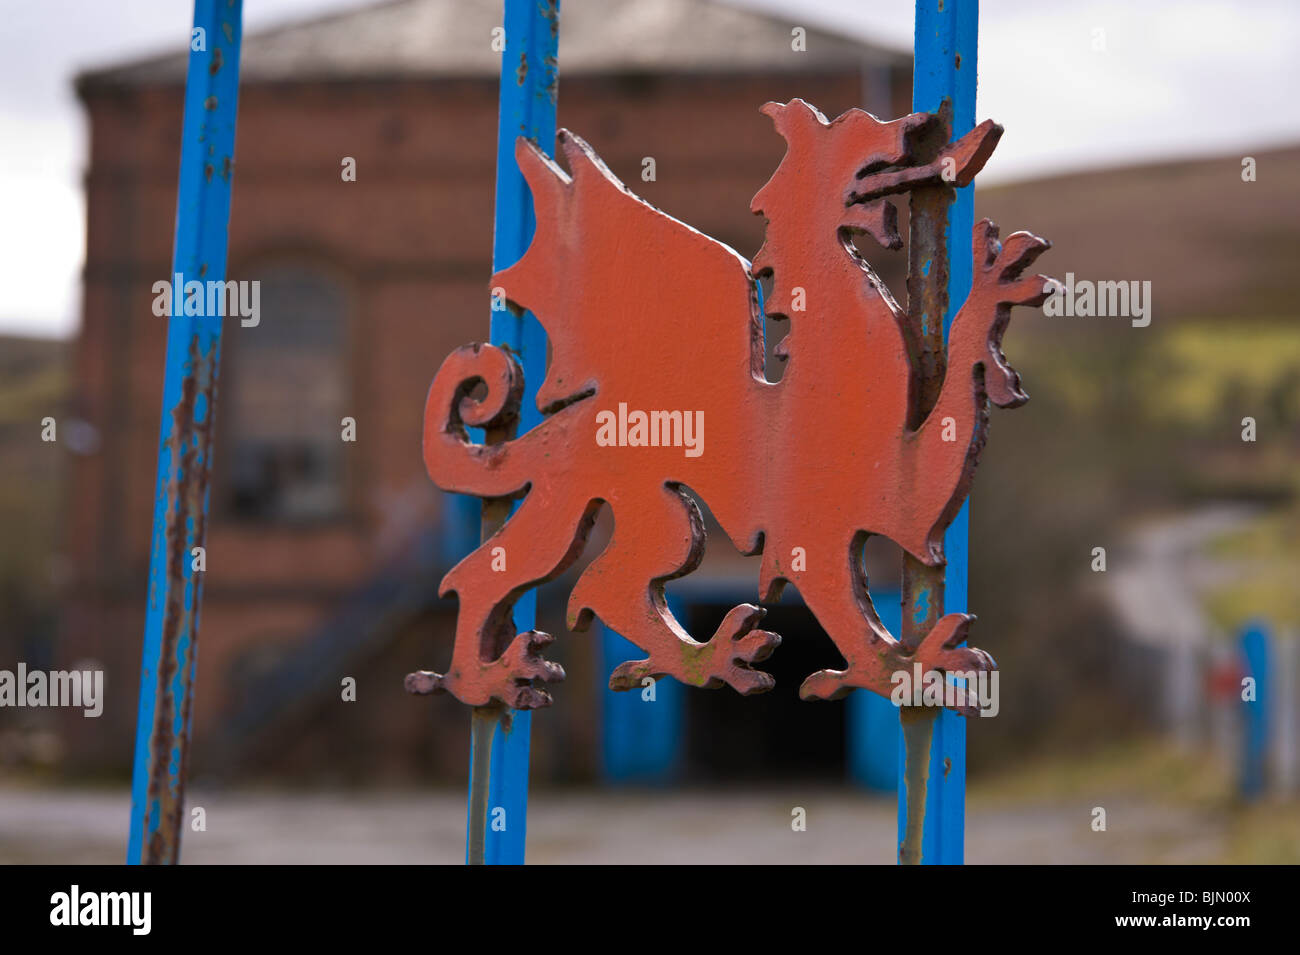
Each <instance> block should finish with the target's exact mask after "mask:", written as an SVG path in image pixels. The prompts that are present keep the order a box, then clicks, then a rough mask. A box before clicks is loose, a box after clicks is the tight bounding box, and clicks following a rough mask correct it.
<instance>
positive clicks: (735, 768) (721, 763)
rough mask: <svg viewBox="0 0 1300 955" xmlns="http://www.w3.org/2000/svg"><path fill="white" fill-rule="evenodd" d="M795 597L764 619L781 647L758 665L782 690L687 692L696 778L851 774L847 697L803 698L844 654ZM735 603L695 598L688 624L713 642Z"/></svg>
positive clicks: (689, 758) (689, 767) (689, 752)
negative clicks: (803, 688) (806, 687)
mask: <svg viewBox="0 0 1300 955" xmlns="http://www.w3.org/2000/svg"><path fill="white" fill-rule="evenodd" d="M792 596H793V595H789V596H787V598H786V599H787V601H789V603H788V605H783V606H775V607H770V608H768V613H767V616H766V617H765V618H764V619H763V623H762V627H763V629H765V630H771V631H774V632H775V633H779V634H780V635H781V646H780V647H778V648H777V650H776V652H775V653H773V654H772V656H771V657H769V658H768V659H767V660H765V661H763V662H762V663H761V664H759V665H758V666H759V668H760V669H763V670H766V671H767V672H768V673H771V674H772V675H773V676H774V677H775V678H776V687H775V689H773V690H771V691H769V692H767V693H763V694H759V695H757V696H750V697H742V696H740V695H738V694H737V693H736V692H735V691H734V690H731V689H729V688H723V689H719V690H691V691H690V692H689V693H687V695H686V699H687V704H686V706H687V718H686V736H687V743H686V775H687V777H688V778H689V779H690V780H691V781H693V782H702V783H703V782H707V783H717V782H722V781H731V780H735V779H755V778H761V779H764V780H766V781H769V782H781V781H786V780H794V779H797V780H801V781H805V780H810V779H817V780H825V781H828V782H840V781H842V780H843V779H844V775H845V726H844V724H845V713H844V702H843V701H842V700H837V701H834V702H817V703H807V702H804V701H803V700H801V699H799V685H800V684H801V683H803V681H804V678H805V677H807V676H808V674H810V673H812V672H814V671H815V670H820V669H824V668H826V667H834V668H843V666H844V658H843V657H842V656H840V653H839V650H838V649H837V648H836V646H835V644H834V643H833V642H832V641H831V639H830V638H829V637H828V636H826V634H825V632H824V631H823V630H822V628H821V626H820V625H819V624H818V623H817V620H816V618H815V617H814V616H813V615H812V613H811V612H809V611H808V609H807V608H806V607H804V606H803V604H802V603H800V602H798V601H797V598H794V599H791V597H792ZM732 606H733V605H732V604H715V603H707V604H701V603H693V604H690V605H688V607H687V610H686V613H685V618H686V619H685V620H684V621H683V622H684V623H685V624H686V625H687V630H688V632H690V633H691V634H692V635H693V636H695V638H696V639H698V640H703V639H707V637H708V636H709V635H711V634H712V633H713V631H714V629H715V628H716V627H717V625H718V623H719V622H720V621H721V620H722V618H723V616H724V615H725V614H726V612H727V611H728V610H730V609H731V607H732Z"/></svg>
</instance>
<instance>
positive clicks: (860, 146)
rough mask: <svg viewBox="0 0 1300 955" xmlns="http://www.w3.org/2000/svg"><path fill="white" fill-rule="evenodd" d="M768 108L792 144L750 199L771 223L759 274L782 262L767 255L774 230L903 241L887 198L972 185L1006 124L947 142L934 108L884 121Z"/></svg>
mask: <svg viewBox="0 0 1300 955" xmlns="http://www.w3.org/2000/svg"><path fill="white" fill-rule="evenodd" d="M762 112H763V113H765V114H766V115H768V116H770V117H771V118H772V122H773V123H774V124H775V126H776V130H777V132H778V133H780V134H781V136H782V137H783V138H784V139H785V141H786V144H787V150H786V154H785V158H784V159H782V161H781V165H780V166H778V167H777V170H776V172H775V173H774V174H773V175H772V178H771V179H770V180H769V181H768V182H767V184H766V185H765V186H763V188H762V189H760V190H759V191H758V193H757V194H756V195H755V196H754V199H753V201H752V202H751V203H750V209H751V211H753V212H754V213H756V214H760V215H763V216H765V217H766V218H767V220H768V224H769V225H768V233H769V241H768V243H767V244H765V246H764V250H763V251H761V252H760V253H759V254H758V255H757V256H755V259H754V272H755V274H756V275H757V274H767V273H770V272H772V271H773V268H774V265H775V264H776V263H775V261H773V260H772V258H768V257H765V255H764V253H765V252H766V253H768V255H769V256H771V255H772V254H773V249H772V242H771V234H772V233H773V232H774V231H775V232H785V233H786V234H788V235H791V236H796V235H799V234H803V235H808V234H814V235H815V234H816V231H817V229H818V228H819V227H820V228H825V227H826V226H827V225H829V226H830V229H831V230H833V231H828V233H827V234H826V236H825V238H826V240H827V242H831V241H834V242H837V243H838V241H839V239H840V236H841V235H842V233H843V232H846V231H847V232H848V233H850V234H855V235H861V234H866V235H870V236H871V237H872V238H874V239H875V240H876V241H877V242H879V243H880V244H881V245H883V246H885V247H886V248H890V249H897V248H901V247H902V244H903V243H902V239H901V237H900V236H899V234H898V223H897V212H896V211H895V209H894V206H893V205H892V204H891V203H890V202H889V201H888V198H887V197H889V196H891V195H895V194H898V193H902V192H906V191H908V190H911V189H915V188H917V187H920V186H927V185H937V184H940V183H944V182H946V183H950V184H952V185H954V186H965V185H967V184H969V183H970V181H971V180H972V179H974V177H975V174H976V173H978V172H979V171H980V169H982V168H983V167H984V163H985V162H986V161H987V160H988V158H989V156H990V155H991V154H992V152H993V148H994V147H995V146H996V145H997V141H998V139H999V137H1000V136H1001V135H1002V127H1001V126H998V125H997V124H996V123H994V122H992V121H991V120H989V121H986V122H984V123H981V124H980V125H979V126H977V127H975V129H973V130H971V131H970V132H969V133H967V134H966V135H965V136H963V137H961V138H960V139H958V140H956V141H954V142H952V143H948V142H947V141H946V138H945V136H944V130H945V124H944V123H943V122H942V120H941V119H940V117H939V116H937V115H935V114H932V113H911V114H910V115H907V116H904V117H903V118H902V119H896V120H893V121H892V122H883V121H881V120H879V119H877V118H876V117H875V116H873V115H871V114H870V113H868V112H866V111H865V110H861V109H851V110H848V111H847V112H845V113H843V114H841V115H840V116H838V117H837V118H836V119H835V120H833V121H829V120H827V119H826V117H825V116H823V115H822V113H821V112H820V111H818V110H817V109H816V108H815V107H813V106H811V105H809V104H808V103H806V102H804V101H803V100H801V99H794V100H791V101H790V102H789V103H768V104H766V105H765V106H763V108H762ZM787 230H788V231H787ZM827 247H829V246H827Z"/></svg>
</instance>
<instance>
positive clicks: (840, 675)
mask: <svg viewBox="0 0 1300 955" xmlns="http://www.w3.org/2000/svg"><path fill="white" fill-rule="evenodd" d="M864 543H865V535H854V538H853V539H852V540H851V541H844V540H840V539H838V535H834V536H833V535H827V536H826V537H825V538H824V539H822V540H806V544H807V547H806V554H807V566H808V568H809V569H808V570H806V571H802V572H801V571H795V570H791V569H789V568H786V569H783V571H782V576H783V577H784V578H785V579H788V580H789V581H790V582H791V583H793V584H794V585H795V587H796V588H797V589H798V590H799V594H800V596H802V597H803V599H804V603H805V604H807V606H808V609H810V610H811V611H812V612H813V614H814V615H815V616H816V617H817V622H818V623H820V624H821V625H822V628H823V629H824V630H825V631H826V633H827V635H828V636H829V637H830V638H831V639H832V640H834V641H835V645H836V647H838V648H839V651H840V654H841V655H842V656H843V657H844V660H845V663H846V664H847V665H846V666H845V668H844V669H843V670H835V669H826V670H818V671H817V672H816V673H813V674H812V675H811V676H809V677H808V678H807V679H806V680H804V682H803V686H801V687H800V688H799V695H800V696H801V697H803V698H804V699H805V700H834V699H838V698H840V697H842V696H844V695H845V694H847V693H848V692H849V691H850V690H853V689H855V688H860V689H864V690H870V691H871V692H873V693H878V694H880V695H881V696H884V697H888V696H890V694H891V693H892V692H893V690H894V687H895V685H896V680H895V678H896V674H899V673H905V674H907V675H908V676H911V675H912V674H913V668H914V666H915V665H916V664H920V666H921V670H922V672H923V673H929V672H940V673H947V674H958V673H960V674H963V675H965V676H966V677H967V678H972V677H974V676H975V675H977V674H978V673H979V672H981V671H992V670H996V669H997V664H996V663H994V661H993V658H992V657H991V656H989V655H988V654H987V653H985V652H984V651H983V650H977V649H975V648H974V647H964V646H960V645H959V644H962V643H964V642H965V640H966V634H967V630H968V629H969V627H970V624H971V621H973V620H974V619H975V618H974V617H972V616H970V615H968V614H962V613H950V614H948V615H946V616H944V617H942V618H941V619H940V620H939V621H938V622H936V623H935V625H934V627H933V628H931V630H930V632H929V633H928V634H927V635H926V637H925V639H924V640H922V641H921V644H920V646H918V647H917V648H916V649H915V650H914V651H910V652H909V651H908V649H907V648H906V647H905V646H904V645H903V644H902V643H900V642H899V641H898V640H896V639H895V638H894V637H893V636H892V635H891V634H890V632H889V630H888V629H887V628H886V627H885V625H884V624H883V623H881V621H880V618H879V617H878V616H877V615H876V610H875V607H874V606H873V605H872V603H871V597H870V595H869V594H868V593H867V581H866V577H865V575H864V574H863V572H862V548H863V545H864ZM957 709H959V710H960V711H962V712H964V713H967V714H970V713H972V712H974V708H973V707H970V706H965V705H963V706H959V707H957Z"/></svg>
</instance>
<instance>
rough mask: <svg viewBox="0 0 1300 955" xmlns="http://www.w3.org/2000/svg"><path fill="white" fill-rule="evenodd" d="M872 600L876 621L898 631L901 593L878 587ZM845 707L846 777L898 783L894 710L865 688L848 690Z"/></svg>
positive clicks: (883, 788)
mask: <svg viewBox="0 0 1300 955" xmlns="http://www.w3.org/2000/svg"><path fill="white" fill-rule="evenodd" d="M872 583H874V581H872ZM872 600H873V602H874V603H875V605H876V611H877V613H879V614H880V622H881V623H883V624H884V625H885V626H886V627H887V628H888V629H889V632H890V633H899V632H901V630H902V624H903V614H902V597H901V595H900V594H899V593H898V592H897V591H889V590H885V589H884V588H883V587H882V588H881V589H880V590H879V591H878V592H874V593H873V594H872ZM845 707H846V709H845V714H844V718H845V720H846V722H847V724H848V726H847V727H846V728H847V730H848V732H847V734H846V736H847V739H846V744H847V745H846V747H845V748H846V749H847V751H848V752H847V760H848V771H849V778H850V779H851V780H853V782H855V783H857V784H858V785H859V786H862V787H863V788H864V789H869V790H871V791H873V792H882V793H884V792H892V791H893V790H895V789H896V788H897V787H898V773H899V765H898V764H899V760H898V753H899V749H900V747H901V746H902V734H901V732H900V730H899V725H898V710H897V709H896V708H895V707H894V704H893V703H892V702H890V701H889V700H888V699H886V698H885V697H883V696H879V695H877V694H875V693H867V692H862V693H850V694H849V698H848V699H847V700H845Z"/></svg>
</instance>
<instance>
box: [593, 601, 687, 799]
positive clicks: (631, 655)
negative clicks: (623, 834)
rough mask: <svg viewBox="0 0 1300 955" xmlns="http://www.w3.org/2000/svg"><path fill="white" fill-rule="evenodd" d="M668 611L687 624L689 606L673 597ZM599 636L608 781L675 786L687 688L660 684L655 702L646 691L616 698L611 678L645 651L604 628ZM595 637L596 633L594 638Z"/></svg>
mask: <svg viewBox="0 0 1300 955" xmlns="http://www.w3.org/2000/svg"><path fill="white" fill-rule="evenodd" d="M668 609H669V610H670V611H671V612H672V614H673V616H675V617H677V619H679V620H681V619H684V616H685V609H686V608H685V606H684V605H683V603H682V601H681V600H679V599H677V598H676V597H673V596H670V597H669V598H668ZM593 630H598V631H599V632H600V654H599V659H600V661H601V666H600V668H599V669H598V671H597V675H598V678H599V679H600V681H601V684H602V685H601V687H600V690H599V694H600V700H601V702H602V704H603V705H602V707H601V727H600V736H601V756H602V760H601V763H602V767H601V768H602V770H603V772H604V776H605V779H606V780H607V781H609V782H611V783H640V784H650V785H653V784H661V783H667V782H670V781H671V780H672V779H673V777H674V776H676V775H677V773H678V772H679V771H680V770H681V768H682V761H683V758H684V756H685V752H684V751H685V746H684V741H685V738H686V736H685V723H686V697H685V693H684V691H685V689H686V688H685V687H684V686H682V685H681V684H680V683H678V682H677V681H676V680H674V679H673V678H672V677H662V678H660V679H659V680H656V681H655V685H654V698H653V700H649V699H646V691H645V689H640V690H632V691H630V692H627V693H615V692H614V691H613V690H611V689H610V688H609V684H608V682H607V679H608V675H609V674H610V673H612V672H613V671H614V668H615V667H617V666H618V665H619V664H620V663H623V662H624V661H626V660H640V659H642V658H643V657H644V656H645V652H644V651H643V650H641V649H640V648H639V647H637V646H636V645H634V644H633V643H631V642H630V641H629V640H627V639H626V638H624V637H623V636H622V635H621V634H619V633H616V632H615V631H613V630H610V629H609V628H608V627H606V626H604V625H603V624H600V623H597V624H594V625H593ZM594 635H595V634H594V633H593V636H594Z"/></svg>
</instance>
